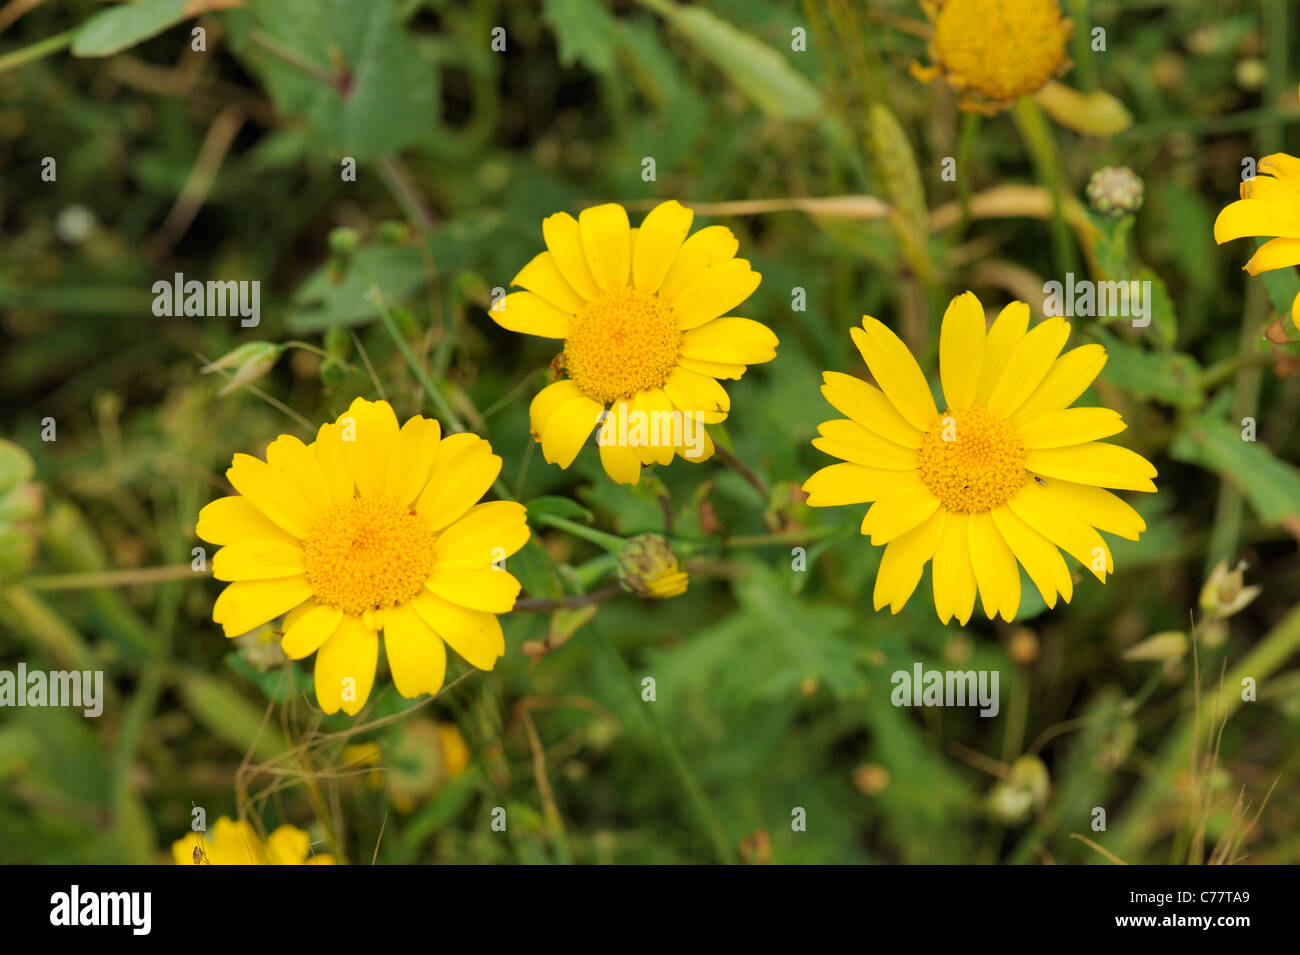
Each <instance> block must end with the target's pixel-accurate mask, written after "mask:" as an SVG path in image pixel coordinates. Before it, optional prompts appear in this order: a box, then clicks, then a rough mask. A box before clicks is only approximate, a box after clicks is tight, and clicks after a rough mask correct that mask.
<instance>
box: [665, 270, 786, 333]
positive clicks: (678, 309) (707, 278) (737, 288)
mask: <svg viewBox="0 0 1300 955" xmlns="http://www.w3.org/2000/svg"><path fill="white" fill-rule="evenodd" d="M762 279H763V277H762V276H761V275H760V274H759V273H757V272H755V271H754V270H753V269H751V268H750V266H749V262H748V261H746V260H745V259H726V260H724V261H722V262H719V263H717V264H716V265H710V266H709V267H708V268H706V269H703V270H702V271H700V272H699V273H698V274H697V275H696V276H695V277H694V278H692V279H691V280H690V281H689V282H688V283H686V286H685V287H684V288H683V289H682V290H681V292H679V293H678V295H677V297H676V298H675V299H674V300H673V302H672V306H673V315H674V316H675V317H676V319H677V326H678V327H679V328H681V329H682V330H683V331H689V330H690V329H692V328H699V327H700V326H701V325H703V324H705V323H706V322H710V321H712V320H713V319H715V318H717V317H718V316H719V315H725V314H726V313H727V312H729V311H731V310H732V309H733V308H735V307H736V306H737V305H739V304H740V303H741V302H743V301H744V300H745V299H747V298H749V297H750V296H751V295H753V294H754V290H755V289H756V288H758V284H759V282H761V281H762ZM772 345H773V347H775V346H776V342H775V339H774V340H773V342H772Z"/></svg>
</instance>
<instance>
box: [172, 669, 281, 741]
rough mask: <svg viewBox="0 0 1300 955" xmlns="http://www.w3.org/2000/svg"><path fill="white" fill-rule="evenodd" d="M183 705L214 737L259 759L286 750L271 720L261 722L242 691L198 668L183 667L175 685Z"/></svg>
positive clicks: (260, 709)
mask: <svg viewBox="0 0 1300 955" xmlns="http://www.w3.org/2000/svg"><path fill="white" fill-rule="evenodd" d="M179 689H180V693H181V698H182V699H183V700H184V701H185V707H186V709H188V710H189V711H190V712H191V713H192V714H193V715H194V718H195V719H196V720H198V721H199V722H200V723H201V724H202V725H203V726H204V727H205V728H206V729H207V730H208V732H210V733H211V734H212V735H213V736H215V737H217V739H220V740H223V741H224V742H226V743H229V744H230V745H231V746H233V747H234V748H235V749H237V750H239V751H240V752H241V753H242V752H247V751H248V750H249V749H250V748H252V749H253V755H255V756H257V757H258V758H259V759H270V758H272V757H274V756H277V755H279V754H280V753H283V752H284V751H285V749H286V746H285V743H284V737H282V736H281V735H280V728H279V727H278V726H277V725H276V724H275V722H274V721H268V722H267V723H266V725H265V726H263V725H262V722H263V719H262V718H263V715H264V714H263V711H262V708H261V707H259V706H255V705H254V704H253V703H251V702H249V701H248V699H246V698H245V697H244V696H243V695H242V694H240V693H239V692H237V691H236V690H234V689H232V688H231V687H229V686H227V685H226V684H225V683H223V682H222V681H221V680H219V679H217V678H216V677H211V676H208V675H207V674H206V673H204V672H202V671H201V670H187V671H185V673H184V674H183V676H182V677H181V680H180V685H179Z"/></svg>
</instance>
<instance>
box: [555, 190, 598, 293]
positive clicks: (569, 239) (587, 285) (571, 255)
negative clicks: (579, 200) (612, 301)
mask: <svg viewBox="0 0 1300 955" xmlns="http://www.w3.org/2000/svg"><path fill="white" fill-rule="evenodd" d="M542 236H543V238H545V240H546V248H547V249H549V250H550V252H551V256H552V258H554V260H555V267H556V268H558V269H559V270H560V275H561V276H562V277H563V278H564V281H566V282H568V283H569V287H570V288H572V289H573V290H574V291H575V292H577V293H578V294H579V295H581V296H582V297H583V298H584V299H585V300H587V301H591V300H592V299H593V298H595V297H596V296H597V295H599V294H600V289H599V288H598V287H597V285H596V280H595V279H594V278H592V275H591V269H590V268H589V267H588V266H587V255H586V253H585V252H584V251H583V248H582V233H581V232H580V230H579V228H578V220H577V219H575V218H573V216H571V215H569V214H568V213H567V212H557V213H555V215H552V216H547V217H546V218H545V219H543V220H542Z"/></svg>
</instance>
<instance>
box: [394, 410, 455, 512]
mask: <svg viewBox="0 0 1300 955" xmlns="http://www.w3.org/2000/svg"><path fill="white" fill-rule="evenodd" d="M441 439H442V427H441V426H440V425H439V424H438V422H437V421H434V420H432V419H430V418H425V417H423V416H422V415H416V416H415V417H414V418H411V419H410V420H409V421H407V422H406V424H404V425H402V430H401V431H399V432H398V433H397V440H396V441H394V442H393V450H392V454H391V455H390V456H389V459H388V473H387V474H386V475H385V478H384V490H385V493H386V494H387V495H388V499H389V500H391V501H395V502H397V503H398V504H400V505H402V506H403V507H405V506H406V505H408V504H410V503H411V502H412V501H414V500H415V499H416V498H417V497H418V496H419V494H420V491H421V490H423V488H424V485H425V483H426V482H427V481H428V480H429V471H430V470H431V469H432V468H433V460H434V457H435V456H436V455H437V453H438V444H439V442H440V441H441Z"/></svg>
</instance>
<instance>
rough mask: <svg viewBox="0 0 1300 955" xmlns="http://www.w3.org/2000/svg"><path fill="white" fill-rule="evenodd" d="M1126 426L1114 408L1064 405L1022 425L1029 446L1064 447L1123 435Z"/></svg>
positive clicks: (1027, 446) (1021, 429)
mask: <svg viewBox="0 0 1300 955" xmlns="http://www.w3.org/2000/svg"><path fill="white" fill-rule="evenodd" d="M1125 427H1126V425H1125V424H1124V419H1123V418H1121V417H1120V414H1119V412H1118V411H1112V410H1111V409H1110V408H1063V409H1062V410H1060V411H1050V412H1048V413H1047V414H1044V415H1039V416H1038V417H1037V418H1035V419H1034V420H1033V421H1030V422H1029V423H1028V424H1024V425H1021V426H1020V429H1019V430H1020V440H1021V441H1022V442H1024V445H1025V447H1026V448H1063V447H1065V446H1067V445H1071V444H1086V443H1087V442H1089V441H1096V440H1097V439H1098V438H1108V437H1110V436H1111V435H1112V434H1119V433H1120V432H1121V431H1123V430H1124V428H1125Z"/></svg>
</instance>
